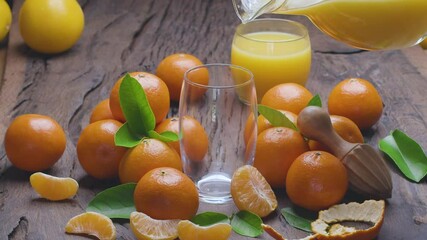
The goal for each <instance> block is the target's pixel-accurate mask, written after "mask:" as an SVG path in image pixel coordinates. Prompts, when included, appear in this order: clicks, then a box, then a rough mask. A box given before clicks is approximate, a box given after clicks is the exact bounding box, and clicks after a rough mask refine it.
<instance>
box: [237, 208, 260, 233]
mask: <svg viewBox="0 0 427 240" xmlns="http://www.w3.org/2000/svg"><path fill="white" fill-rule="evenodd" d="M261 224H262V220H261V218H260V217H258V216H257V215H256V214H253V213H251V212H248V211H239V212H238V213H236V214H234V215H233V217H232V219H231V227H232V228H233V231H235V232H236V233H238V234H240V235H242V236H246V237H258V236H259V235H261V234H262V233H263V232H264V230H263V229H262V226H261Z"/></svg>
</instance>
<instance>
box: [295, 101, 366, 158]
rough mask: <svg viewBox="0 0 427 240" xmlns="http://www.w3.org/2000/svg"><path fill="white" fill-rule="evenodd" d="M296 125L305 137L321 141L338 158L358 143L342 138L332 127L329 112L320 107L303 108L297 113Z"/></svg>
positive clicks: (342, 156)
mask: <svg viewBox="0 0 427 240" xmlns="http://www.w3.org/2000/svg"><path fill="white" fill-rule="evenodd" d="M297 125H298V128H299V130H300V131H301V133H302V134H303V135H304V136H305V137H307V138H309V139H313V140H316V141H318V142H321V143H323V144H324V145H326V146H327V147H329V149H331V151H332V153H333V154H334V155H335V156H336V157H337V158H339V159H343V158H344V157H345V155H347V153H349V152H350V151H351V150H352V149H353V148H354V147H356V146H357V145H358V144H356V143H349V142H347V141H345V140H344V139H342V138H341V137H340V136H339V135H338V134H337V133H336V132H335V130H334V128H333V127H332V123H331V119H330V117H329V114H328V113H327V112H326V111H324V110H323V109H322V108H320V107H314V106H309V107H306V108H304V109H303V110H302V111H301V112H300V114H299V115H298V120H297Z"/></svg>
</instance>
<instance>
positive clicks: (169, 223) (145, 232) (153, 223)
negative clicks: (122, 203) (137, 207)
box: [130, 212, 181, 240]
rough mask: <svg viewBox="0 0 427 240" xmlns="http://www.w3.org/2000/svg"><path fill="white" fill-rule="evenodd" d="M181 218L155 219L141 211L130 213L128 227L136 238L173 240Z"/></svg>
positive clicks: (140, 239) (139, 239)
mask: <svg viewBox="0 0 427 240" xmlns="http://www.w3.org/2000/svg"><path fill="white" fill-rule="evenodd" d="M179 221H181V220H156V219H153V218H151V217H149V216H148V215H146V214H144V213H142V212H132V213H131V214H130V228H131V229H132V232H133V234H134V235H135V236H136V238H137V239H138V240H173V239H175V238H177V237H178V223H179Z"/></svg>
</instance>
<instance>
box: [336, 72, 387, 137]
mask: <svg viewBox="0 0 427 240" xmlns="http://www.w3.org/2000/svg"><path fill="white" fill-rule="evenodd" d="M328 110H329V113H330V114H333V115H340V116H344V117H347V118H350V119H351V120H352V121H353V122H354V123H356V125H357V126H358V127H359V128H360V129H366V128H369V127H371V126H372V125H374V124H375V123H376V122H378V120H379V119H380V117H381V114H382V111H383V102H382V100H381V96H380V94H379V93H378V91H377V89H375V87H374V85H372V84H371V83H370V82H369V81H367V80H365V79H362V78H348V79H345V80H343V81H341V82H340V83H338V84H337V85H336V86H335V87H334V88H333V89H332V91H331V93H330V94H329V99H328Z"/></svg>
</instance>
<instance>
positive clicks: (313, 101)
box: [307, 94, 322, 107]
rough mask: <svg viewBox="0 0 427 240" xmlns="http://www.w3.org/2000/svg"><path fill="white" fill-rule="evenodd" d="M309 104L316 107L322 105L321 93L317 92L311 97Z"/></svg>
mask: <svg viewBox="0 0 427 240" xmlns="http://www.w3.org/2000/svg"><path fill="white" fill-rule="evenodd" d="M307 106H316V107H322V99H320V96H319V94H316V96H314V97H313V98H311V99H310V101H309V102H308V104H307Z"/></svg>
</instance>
